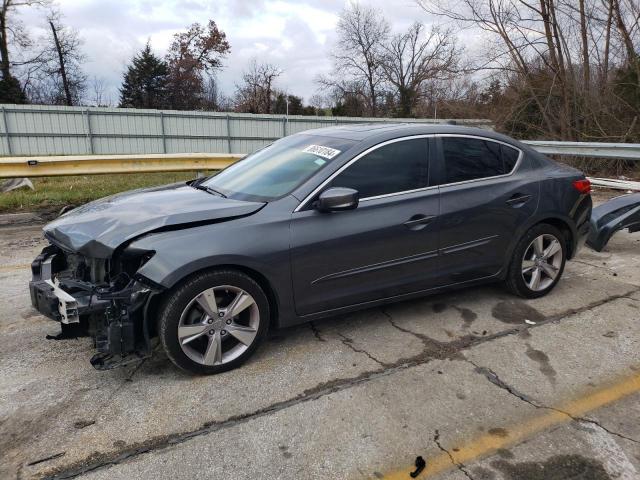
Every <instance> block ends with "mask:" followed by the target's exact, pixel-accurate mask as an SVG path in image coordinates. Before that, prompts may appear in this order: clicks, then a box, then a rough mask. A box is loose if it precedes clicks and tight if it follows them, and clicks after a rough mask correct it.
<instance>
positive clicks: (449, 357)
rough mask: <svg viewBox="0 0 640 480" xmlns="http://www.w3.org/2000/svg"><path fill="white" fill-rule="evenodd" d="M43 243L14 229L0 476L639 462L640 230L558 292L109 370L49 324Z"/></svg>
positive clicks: (625, 474)
mask: <svg viewBox="0 0 640 480" xmlns="http://www.w3.org/2000/svg"><path fill="white" fill-rule="evenodd" d="M41 246H42V241H41V239H40V233H39V228H37V227H24V226H22V227H3V228H1V229H0V256H1V263H0V280H1V282H2V285H3V288H2V290H1V291H0V422H1V423H0V452H2V455H1V457H2V460H0V477H1V478H16V477H19V478H39V477H47V476H58V477H60V478H69V477H74V476H84V477H87V478H109V479H112V478H146V477H151V476H154V477H157V478H190V479H191V478H251V479H256V478H296V479H299V478H323V479H325V478H385V477H386V478H410V477H409V476H408V472H409V469H410V467H411V466H412V465H413V462H414V461H415V458H416V457H417V456H418V455H420V456H422V457H423V458H424V459H425V460H426V461H427V468H426V469H425V471H424V472H423V474H422V476H421V477H419V478H435V477H437V476H440V477H441V478H447V479H465V478H472V479H493V478H495V479H505V480H507V479H515V478H518V479H524V480H534V479H538V478H545V479H547V478H558V479H560V478H567V477H568V476H569V474H571V475H573V474H576V473H575V472H578V473H577V474H576V475H582V476H576V477H575V478H584V479H587V478H589V479H590V478H597V479H599V478H602V479H607V478H625V479H626V478H640V475H638V472H640V443H639V442H640V422H639V421H638V418H640V407H639V406H638V405H639V402H638V400H639V399H640V394H638V393H635V391H636V389H634V388H633V387H634V385H635V384H634V383H633V378H634V376H636V375H640V353H639V352H640V328H639V326H640V235H638V234H634V235H630V234H628V233H626V232H622V233H619V234H618V235H617V236H616V237H614V239H613V240H612V241H611V243H610V245H609V247H608V249H607V251H605V252H602V253H596V252H593V251H590V250H584V251H583V252H581V254H580V255H579V257H578V258H577V259H576V261H574V262H571V263H569V264H568V267H567V270H566V272H565V276H564V278H563V280H562V281H561V282H560V284H559V285H558V287H557V288H556V289H555V290H554V292H553V293H552V294H551V295H549V296H547V297H545V298H543V299H538V300H535V301H523V300H521V299H517V298H515V297H513V296H511V295H509V294H507V293H506V292H505V291H504V290H502V289H501V288H500V287H499V286H489V287H482V288H474V289H468V290H461V291H458V292H453V293H450V294H446V295H438V296H435V297H428V298H425V299H421V300H416V301H410V302H404V303H398V304H394V305H389V306H387V307H385V308H382V309H372V310H366V311H363V312H359V313H355V314H349V315H346V316H343V317H340V318H334V319H329V320H326V321H323V322H317V323H314V324H313V325H304V326H300V327H297V328H294V329H289V330H286V331H279V332H272V334H271V337H270V339H269V341H268V342H266V344H265V345H264V346H263V347H262V348H261V349H260V350H259V351H258V353H257V355H256V356H255V357H254V358H253V359H252V360H251V361H250V362H249V363H248V364H246V365H245V366H244V367H242V368H241V369H239V370H235V371H232V372H228V373H225V374H222V375H218V376H214V377H193V376H189V375H186V374H184V373H183V372H181V371H179V370H177V369H175V368H174V367H173V366H172V365H171V364H170V362H168V360H166V358H164V357H163V356H162V354H161V353H158V354H157V355H156V356H155V357H154V358H153V359H151V360H148V361H146V362H144V363H142V364H141V365H135V366H130V367H127V368H125V369H120V370H113V371H108V372H97V371H95V370H93V368H92V367H91V366H90V365H89V362H88V360H89V358H90V356H91V354H92V346H91V342H90V340H89V339H86V338H82V339H77V340H66V341H54V340H45V338H44V337H45V335H46V334H48V333H50V334H55V333H56V332H57V330H58V327H57V325H55V324H54V323H53V322H50V321H48V320H46V319H44V318H43V317H42V316H40V315H38V314H36V313H35V312H33V311H32V310H31V308H30V306H29V298H28V291H27V288H26V282H27V281H28V279H29V271H28V268H27V265H28V263H29V262H30V261H31V259H32V258H33V257H34V256H35V254H36V253H37V251H38V250H39V249H40V248H41ZM630 379H631V380H630ZM625 382H627V384H630V385H631V387H628V388H630V390H631V391H630V392H627V393H626V394H625V395H622V396H619V397H616V395H612V394H611V393H609V394H600V392H608V391H620V388H621V387H620V386H619V385H624V384H625ZM629 382H631V383H629ZM616 389H617V390H616ZM638 389H640V387H638ZM596 394H597V395H600V397H598V398H600V399H604V400H606V401H604V402H602V401H601V402H600V403H598V402H596V403H593V402H592V403H590V404H589V405H591V407H593V408H590V409H589V410H588V411H585V412H581V413H580V415H579V416H575V418H572V413H571V412H564V413H563V411H562V409H563V408H565V407H566V406H567V405H569V406H571V405H574V404H575V402H578V404H580V402H581V401H582V402H583V403H585V402H587V400H588V399H590V398H591V397H593V396H594V395H596ZM602 395H604V396H602ZM581 399H582V400H581ZM584 399H587V400H584ZM572 402H573V403H572ZM594 405H595V406H594ZM571 408H573V407H571ZM557 410H560V412H558V411H557ZM550 412H551V413H553V412H556V413H553V415H554V417H553V419H554V422H552V423H550V424H548V425H547V424H546V423H542V424H540V422H541V421H542V420H540V418H545V417H543V416H544V415H548V414H550ZM545 421H546V420H545ZM539 424H540V425H542V426H543V428H537V429H536V428H532V427H531V426H532V425H539ZM492 439H493V440H492ZM496 442H497V443H496ZM498 444H500V445H501V447H500V448H495V446H496V445H498ZM469 452H471V453H469ZM463 454H464V455H463ZM457 456H459V458H457ZM434 465H435V467H438V468H435V467H434ZM549 472H556V473H549ZM557 472H560V473H557ZM563 472H564V473H563ZM566 472H569V473H566ZM580 472H586V473H580ZM561 473H562V474H563V475H564V476H557V475H560V474H561ZM552 475H556V477H553V476H552Z"/></svg>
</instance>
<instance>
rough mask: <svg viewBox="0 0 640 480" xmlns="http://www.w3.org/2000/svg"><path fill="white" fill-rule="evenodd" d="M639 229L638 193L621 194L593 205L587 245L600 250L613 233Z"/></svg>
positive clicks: (637, 230) (639, 195) (639, 201)
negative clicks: (626, 229)
mask: <svg viewBox="0 0 640 480" xmlns="http://www.w3.org/2000/svg"><path fill="white" fill-rule="evenodd" d="M625 228H628V229H629V232H639V231H640V193H632V194H630V195H622V196H620V197H616V198H612V199H611V200H609V201H607V202H604V203H603V204H602V205H598V206H597V207H594V209H593V211H592V212H591V230H590V232H589V238H588V240H587V245H589V246H590V247H591V248H593V249H594V250H595V251H597V252H600V251H602V249H603V248H604V247H605V245H606V244H607V243H608V242H609V240H610V239H611V237H612V236H613V234H614V233H616V232H618V231H620V230H623V229H625Z"/></svg>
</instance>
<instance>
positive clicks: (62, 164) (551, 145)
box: [0, 141, 640, 178]
mask: <svg viewBox="0 0 640 480" xmlns="http://www.w3.org/2000/svg"><path fill="white" fill-rule="evenodd" d="M524 143H526V144H528V145H530V146H532V147H533V148H535V149H536V150H538V151H540V152H541V153H545V154H549V155H571V156H583V157H600V158H612V159H613V158H619V159H626V160H640V144H637V143H583V142H548V141H526V142H524ZM243 156H244V155H241V154H229V153H182V154H147V155H89V156H79V155H78V156H76V155H70V156H38V157H4V158H0V178H20V177H45V176H47V177H48V176H59V175H94V174H107V173H147V172H175V171H202V170H219V169H221V168H224V167H226V166H228V165H230V164H231V163H233V162H235V161H236V160H238V159H240V158H242V157H243Z"/></svg>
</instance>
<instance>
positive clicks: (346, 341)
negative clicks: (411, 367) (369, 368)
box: [338, 333, 388, 367]
mask: <svg viewBox="0 0 640 480" xmlns="http://www.w3.org/2000/svg"><path fill="white" fill-rule="evenodd" d="M338 336H339V337H340V338H341V339H342V340H341V342H342V343H343V344H344V345H345V346H347V347H349V348H350V349H351V350H353V351H354V352H356V353H363V354H365V355H366V356H367V357H369V359H370V360H373V361H374V362H376V363H377V364H378V365H380V366H381V367H386V366H387V365H388V364H387V363H385V362H383V361H381V360H378V359H377V358H376V357H374V356H373V355H371V354H370V353H369V352H367V351H366V350H363V349H360V348H357V347H356V346H355V345H354V344H353V339H352V338H349V337H347V336H345V335H343V334H342V333H338Z"/></svg>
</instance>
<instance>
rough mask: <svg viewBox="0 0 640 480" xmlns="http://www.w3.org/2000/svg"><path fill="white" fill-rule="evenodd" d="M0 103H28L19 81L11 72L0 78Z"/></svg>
mask: <svg viewBox="0 0 640 480" xmlns="http://www.w3.org/2000/svg"><path fill="white" fill-rule="evenodd" d="M0 103H28V102H27V97H26V96H25V94H24V90H22V87H21V86H20V82H19V81H18V79H17V78H16V77H14V76H13V75H11V74H9V77H7V78H3V79H0Z"/></svg>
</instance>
